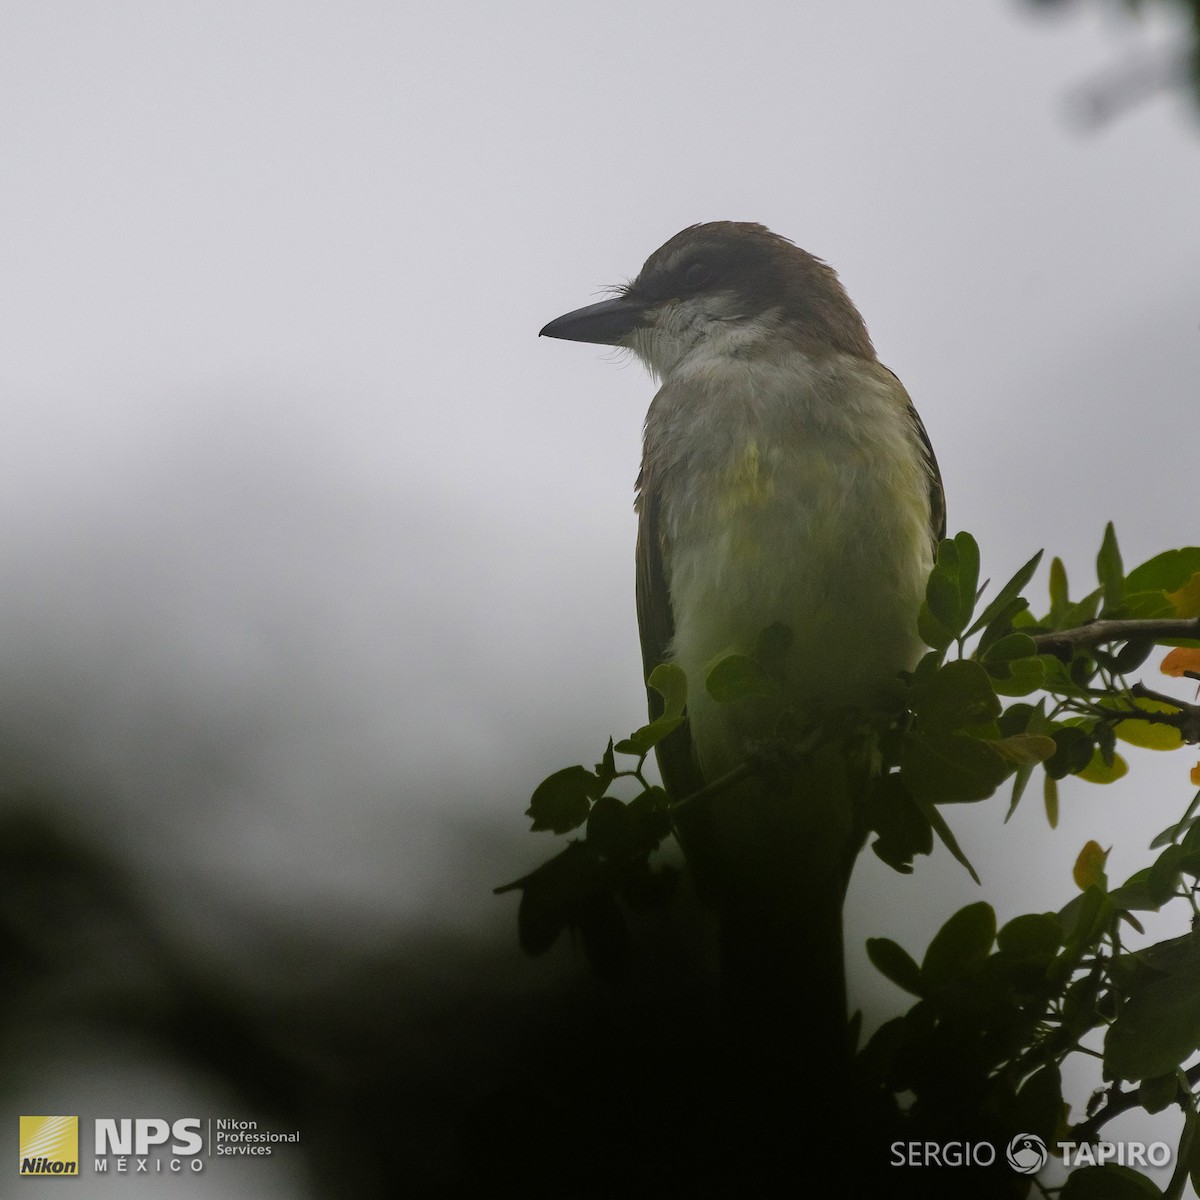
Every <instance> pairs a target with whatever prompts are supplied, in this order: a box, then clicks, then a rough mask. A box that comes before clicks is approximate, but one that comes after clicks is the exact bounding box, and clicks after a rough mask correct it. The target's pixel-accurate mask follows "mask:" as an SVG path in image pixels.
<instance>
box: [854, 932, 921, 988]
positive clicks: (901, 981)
mask: <svg viewBox="0 0 1200 1200" xmlns="http://www.w3.org/2000/svg"><path fill="white" fill-rule="evenodd" d="M867 957H868V958H869V959H870V960H871V962H872V964H873V965H874V967H875V969H876V970H877V971H878V972H879V973H880V974H881V975H884V976H886V977H887V978H888V979H890V980H891V981H892V982H893V983H894V984H895V985H896V986H897V987H899V988H903V989H904V990H905V991H906V992H911V993H912V995H914V996H921V995H924V992H923V990H922V988H921V968H920V967H918V966H917V964H916V961H915V960H914V959H913V957H912V956H911V955H910V954H909V953H908V951H907V950H905V949H904V947H903V946H900V945H898V944H897V943H896V942H893V941H892V940H891V939H890V938H867Z"/></svg>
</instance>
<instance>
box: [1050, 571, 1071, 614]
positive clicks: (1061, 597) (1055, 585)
mask: <svg viewBox="0 0 1200 1200" xmlns="http://www.w3.org/2000/svg"><path fill="white" fill-rule="evenodd" d="M1069 603H1070V593H1069V590H1068V584H1067V568H1066V567H1065V566H1063V560H1062V559H1061V558H1055V559H1053V560H1051V563H1050V613H1051V616H1053V615H1054V613H1055V612H1056V611H1058V610H1061V609H1064V608H1066V606H1067V605H1068V604H1069Z"/></svg>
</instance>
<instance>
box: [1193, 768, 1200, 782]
mask: <svg viewBox="0 0 1200 1200" xmlns="http://www.w3.org/2000/svg"><path fill="white" fill-rule="evenodd" d="M1192 782H1193V783H1194V784H1195V785H1196V786H1197V787H1200V763H1197V764H1196V765H1195V766H1194V767H1193V768H1192Z"/></svg>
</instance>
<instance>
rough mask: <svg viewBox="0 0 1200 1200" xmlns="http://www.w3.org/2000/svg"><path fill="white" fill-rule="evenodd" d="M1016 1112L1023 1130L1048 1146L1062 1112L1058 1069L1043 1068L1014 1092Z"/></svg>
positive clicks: (1050, 1066)
mask: <svg viewBox="0 0 1200 1200" xmlns="http://www.w3.org/2000/svg"><path fill="white" fill-rule="evenodd" d="M1016 1110H1017V1114H1019V1118H1020V1123H1021V1128H1022V1129H1024V1130H1025V1131H1026V1132H1028V1133H1033V1134H1036V1135H1037V1136H1038V1137H1040V1138H1041V1139H1042V1141H1043V1142H1045V1143H1046V1144H1047V1145H1050V1144H1051V1143H1052V1142H1053V1141H1054V1135H1055V1132H1056V1130H1057V1127H1058V1122H1059V1120H1060V1118H1061V1116H1062V1111H1063V1094H1062V1076H1061V1074H1060V1073H1059V1069H1058V1067H1057V1066H1055V1065H1054V1064H1050V1065H1049V1066H1045V1067H1042V1068H1041V1069H1040V1070H1038V1071H1035V1072H1034V1073H1033V1074H1032V1075H1030V1077H1029V1078H1028V1079H1027V1080H1025V1082H1024V1083H1023V1084H1022V1085H1021V1090H1020V1091H1019V1092H1017V1104H1016Z"/></svg>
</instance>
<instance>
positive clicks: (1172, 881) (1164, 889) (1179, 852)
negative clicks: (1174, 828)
mask: <svg viewBox="0 0 1200 1200" xmlns="http://www.w3.org/2000/svg"><path fill="white" fill-rule="evenodd" d="M1185 857H1186V851H1185V850H1184V848H1183V847H1182V846H1176V845H1174V844H1172V845H1170V846H1168V847H1167V848H1166V849H1165V850H1164V851H1163V852H1162V853H1161V854H1160V855H1159V856H1158V858H1157V859H1155V861H1154V865H1153V866H1152V867H1151V868H1150V874H1149V875H1148V876H1147V879H1146V889H1147V891H1148V892H1149V893H1150V896H1151V898H1152V899H1154V900H1156V901H1157V902H1158V903H1159V904H1165V903H1166V902H1167V901H1168V900H1170V898H1171V897H1172V896H1173V895H1174V894H1175V893H1176V892H1177V891H1178V890H1179V883H1180V878H1179V876H1180V862H1181V861H1182V860H1183V859H1184V858H1185Z"/></svg>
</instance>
